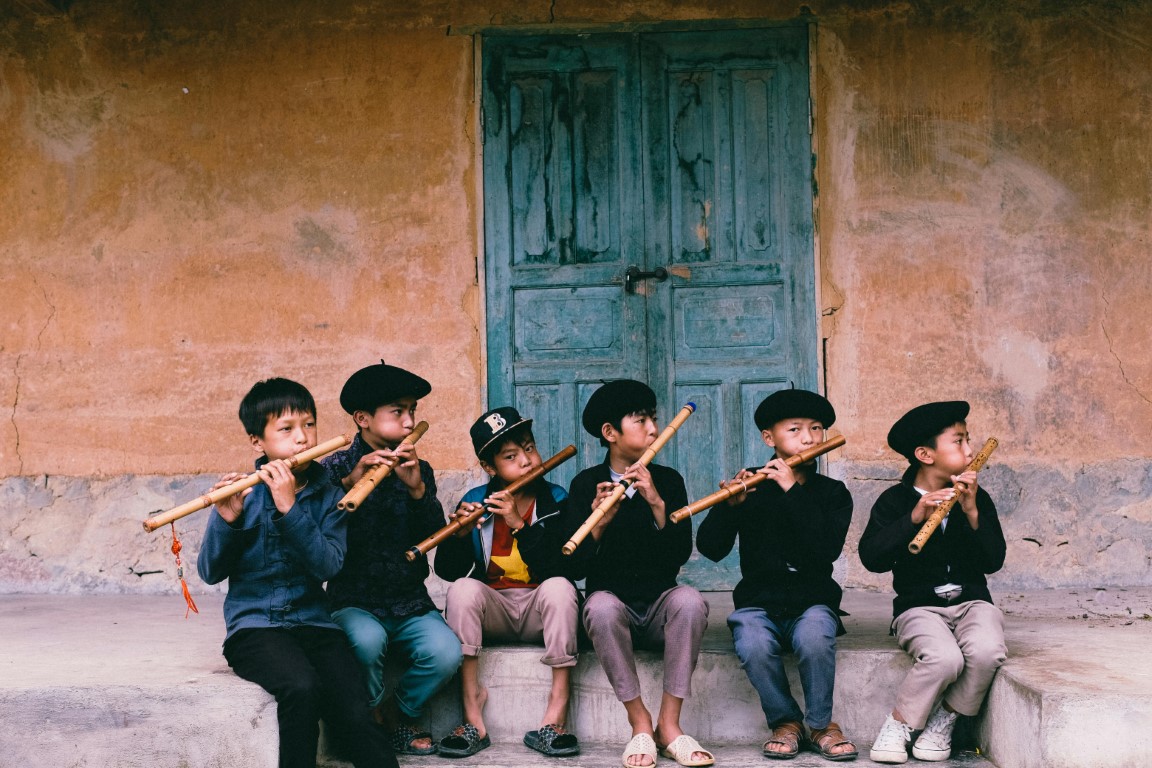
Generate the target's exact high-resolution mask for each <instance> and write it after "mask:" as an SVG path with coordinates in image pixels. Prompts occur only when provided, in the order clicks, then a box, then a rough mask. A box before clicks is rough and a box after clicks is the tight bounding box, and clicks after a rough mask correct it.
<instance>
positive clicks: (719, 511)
mask: <svg viewBox="0 0 1152 768" xmlns="http://www.w3.org/2000/svg"><path fill="white" fill-rule="evenodd" d="M754 418H755V421H756V427H757V428H758V429H759V430H760V434H761V437H762V438H763V440H764V444H765V445H767V446H768V447H769V448H773V449H774V450H775V455H774V456H773V457H772V458H771V459H769V460H768V462H767V463H766V464H765V465H764V466H763V467H759V468H758V469H756V470H754V471H753V470H741V472H740V473H739V474H737V475H736V478H735V479H734V480H733V481H731V482H726V483H722V486H724V487H727V486H730V485H732V484H740V483H742V482H743V481H744V480H746V479H748V478H749V477H752V476H753V475H754V474H756V473H760V474H763V475H766V476H767V477H768V478H769V480H771V481H772V482H765V483H763V484H761V485H759V486H758V487H755V488H753V489H751V490H749V491H744V492H742V493H740V494H738V495H736V496H733V497H732V498H731V499H730V500H729V502H728V505H727V506H718V507H715V508H713V510H712V511H711V512H709V513H708V517H707V518H705V519H704V522H703V523H701V525H700V530H699V531H698V532H697V534H696V547H697V548H698V549H699V550H700V554H702V555H704V556H705V557H707V558H708V559H710V560H715V561H720V560H722V559H723V558H724V557H725V556H726V555H727V554H728V553H729V552H731V551H732V546H733V544H734V543H735V541H736V538H737V537H739V539H740V574H741V579H740V583H739V584H737V585H736V590H735V591H734V592H733V593H732V599H733V602H734V603H735V607H736V610H735V611H734V612H733V613H732V615H731V616H729V617H728V627H729V629H731V630H732V640H733V643H734V644H735V646H736V655H737V656H739V657H740V664H741V666H742V667H743V668H744V671H745V672H747V673H748V679H749V681H751V683H752V687H753V688H755V689H756V692H757V693H758V694H759V695H760V706H761V707H762V708H763V710H764V716H765V718H767V720H768V727H769V728H770V729H772V735H771V737H770V738H769V739H768V740H767V741H765V742H764V746H763V753H764V756H765V757H768V758H772V759H776V760H786V759H790V758H793V757H795V756H796V755H797V753H799V751H800V748H801V746H802V745H803V744H804V743H805V733H804V726H805V725H807V727H808V730H809V734H810V735H809V737H808V740H809V741H810V743H811V745H812V748H813V749H815V750H816V751H817V752H819V753H820V754H821V755H822V756H823V757H825V758H827V759H828V760H836V761H839V760H853V759H855V758H856V755H857V750H856V746H855V745H854V744H853V743H852V742H851V741H849V740H848V739H847V738H845V736H844V734H843V733H842V732H841V731H840V726H839V725H837V724H836V723H835V722H834V721H833V720H832V694H833V689H834V687H835V681H836V637H837V636H838V635H842V634H844V625H843V623H842V622H841V621H840V597H841V590H840V585H839V584H837V583H836V581H835V580H834V579H833V578H832V566H833V563H835V562H836V559H837V558H838V557H839V556H840V552H841V550H842V549H843V548H844V539H845V537H846V536H847V535H848V526H849V525H850V524H851V522H852V496H851V494H849V492H848V488H847V487H846V486H845V485H844V483H842V482H840V481H839V480H833V479H832V478H829V477H826V476H824V475H822V474H820V473H819V472H817V471H816V465H815V462H812V463H809V464H803V465H801V466H798V467H795V468H790V467H789V466H788V465H787V464H785V462H784V460H785V459H788V458H791V457H792V456H795V455H797V454H799V453H802V452H803V451H806V450H809V449H811V448H812V447H814V446H816V445H817V444H819V443H822V442H824V440H825V439H826V435H827V428H828V427H830V426H832V422H834V421H835V420H836V412H835V410H833V408H832V404H831V403H829V402H828V401H827V400H826V399H824V398H823V397H821V396H820V395H818V394H816V393H815V392H807V391H805V390H802V389H785V390H780V391H779V392H774V393H772V394H771V395H769V396H768V397H766V398H765V399H764V401H763V402H761V403H760V405H759V406H758V407H757V408H756V413H755V416H754ZM789 650H791V651H792V652H794V653H795V654H796V657H797V660H798V662H799V669H800V683H801V685H802V686H803V688H804V705H805V710H806V711H805V712H804V713H801V711H800V706H799V705H798V704H797V703H796V699H795V698H793V697H792V692H791V690H790V688H789V685H788V676H787V674H786V673H785V671H784V660H783V656H784V654H785V653H787V652H788V651H789Z"/></svg>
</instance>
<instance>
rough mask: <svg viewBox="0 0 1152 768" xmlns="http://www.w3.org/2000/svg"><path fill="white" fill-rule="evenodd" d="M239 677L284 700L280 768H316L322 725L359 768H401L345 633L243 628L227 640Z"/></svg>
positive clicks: (279, 713) (280, 703)
mask: <svg viewBox="0 0 1152 768" xmlns="http://www.w3.org/2000/svg"><path fill="white" fill-rule="evenodd" d="M224 658H226V659H227V660H228V665H229V666H230V667H232V670H233V671H234V672H235V673H236V674H237V675H238V676H240V677H242V678H244V679H245V680H250V681H252V682H253V683H256V684H257V685H259V686H260V687H261V688H263V689H264V690H266V691H268V692H269V693H271V694H272V695H273V696H275V697H276V717H277V720H278V721H279V724H280V768H316V749H317V745H318V742H319V740H320V724H319V720H320V718H324V722H326V723H327V724H328V727H330V728H332V729H333V730H334V731H336V733H337V734H338V735H339V737H340V740H341V742H343V743H345V744H346V745H347V750H348V759H350V760H351V761H352V764H353V765H354V766H356V768H397V766H398V764H397V762H396V756H395V755H394V754H393V753H392V749H391V747H389V746H388V741H387V737H386V735H385V734H384V732H383V730H382V729H381V728H380V727H379V726H377V725H376V723H375V720H373V718H372V713H371V710H370V709H369V707H368V689H367V687H366V686H365V684H364V677H363V673H362V672H361V670H360V666H359V664H357V663H356V658H355V657H354V656H353V655H352V651H351V649H350V648H349V647H348V640H347V638H346V637H345V635H344V633H343V632H341V631H340V630H339V629H328V628H326V627H308V626H305V627H292V628H290V629H289V628H282V627H269V628H259V629H241V630H239V631H237V632H236V633H235V634H234V635H232V636H231V637H229V638H228V639H227V640H226V641H224Z"/></svg>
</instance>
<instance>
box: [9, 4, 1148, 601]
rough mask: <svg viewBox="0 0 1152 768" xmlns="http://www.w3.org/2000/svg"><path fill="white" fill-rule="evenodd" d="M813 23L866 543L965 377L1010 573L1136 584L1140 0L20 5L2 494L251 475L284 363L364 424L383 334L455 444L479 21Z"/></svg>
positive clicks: (471, 278)
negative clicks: (354, 384) (901, 453)
mask: <svg viewBox="0 0 1152 768" xmlns="http://www.w3.org/2000/svg"><path fill="white" fill-rule="evenodd" d="M297 6H299V7H297ZM801 16H803V17H805V18H808V19H809V20H810V21H811V22H812V24H813V26H812V30H813V33H812V41H813V44H812V49H811V55H812V62H813V68H812V71H813V76H812V83H813V94H812V96H813V102H814V106H813V111H814V139H813V142H814V146H813V150H814V158H815V163H816V172H815V179H814V187H813V193H814V198H815V200H816V204H817V229H818V238H817V241H816V242H815V243H813V258H814V259H816V260H817V264H818V266H819V274H820V277H821V280H820V295H819V299H820V306H821V309H822V314H823V317H822V320H821V323H822V325H821V328H822V332H823V333H822V335H823V336H824V337H826V343H825V344H824V345H823V346H824V349H823V351H822V354H823V355H824V357H823V358H822V359H823V363H824V365H825V379H826V382H827V389H828V394H829V397H830V398H831V399H832V400H833V402H834V403H835V405H836V407H837V409H838V411H839V413H840V418H839V420H838V422H837V426H838V427H839V428H840V429H841V430H842V431H843V432H844V434H846V435H848V436H849V437H850V440H849V444H848V446H847V447H846V448H844V449H842V451H841V452H840V455H839V456H837V457H836V458H835V459H834V460H833V461H832V463H831V469H830V471H831V472H832V473H833V474H836V475H837V476H840V477H842V478H844V479H845V480H846V481H848V482H849V484H850V486H851V487H853V490H854V493H856V495H857V512H856V522H855V524H854V529H853V533H852V534H851V535H850V537H849V539H850V542H849V552H850V553H851V552H853V551H854V546H855V544H854V541H855V539H856V538H858V534H859V530H860V529H861V528H862V526H863V524H864V522H865V521H866V517H867V515H866V513H867V509H868V507H869V506H870V502H871V498H874V496H875V493H877V492H878V489H879V488H881V487H883V485H884V484H886V483H888V482H891V479H892V478H894V477H896V476H897V475H898V472H899V467H898V465H897V463H896V462H895V457H894V455H893V454H892V453H891V452H890V451H889V450H888V449H887V447H886V444H885V435H886V433H887V429H888V427H889V426H890V425H891V423H892V422H893V420H894V419H895V418H896V417H898V416H899V415H900V413H902V412H903V411H904V410H906V409H907V408H908V407H911V406H912V405H915V404H917V403H920V402H924V401H926V400H932V399H953V398H958V397H962V398H965V399H968V400H970V401H971V402H972V404H973V415H972V419H971V427H972V430H973V433H974V436H975V437H976V438H977V440H980V439H982V438H983V437H985V436H988V435H992V434H994V435H996V436H998V437H999V438H1000V440H1001V448H1000V449H999V451H998V452H997V461H998V462H1000V463H1001V464H1002V465H1005V466H1011V467H1012V468H1013V469H1012V473H1011V475H1010V476H1007V475H1002V480H1003V488H1002V489H1001V493H1000V495H999V497H998V500H999V501H1000V502H1001V505H1002V507H1003V508H1004V511H1005V517H1006V520H1007V521H1008V522H1009V523H1010V527H1011V535H1010V538H1011V539H1012V544H1011V545H1010V547H1011V549H1010V557H1011V556H1012V555H1013V554H1014V555H1015V556H1016V558H1017V562H1018V563H1021V562H1022V565H1020V566H1018V567H1019V568H1020V571H1019V572H1020V573H1021V574H1023V573H1026V572H1027V569H1028V568H1029V567H1031V566H1030V565H1028V563H1029V560H1028V558H1035V557H1036V553H1035V551H1034V550H1033V549H1032V548H1033V547H1037V546H1040V547H1042V546H1045V545H1046V546H1048V547H1050V549H1049V550H1048V552H1052V553H1056V552H1057V549H1056V547H1058V546H1063V547H1065V548H1064V550H1063V552H1061V553H1060V554H1059V555H1057V554H1052V555H1051V556H1048V555H1047V552H1046V553H1045V557H1046V559H1045V560H1043V562H1042V563H1041V564H1040V565H1038V566H1036V567H1044V568H1050V569H1051V573H1052V574H1053V575H1052V577H1051V578H1050V579H1049V581H1061V580H1063V581H1067V580H1069V579H1072V578H1074V576H1073V574H1075V572H1076V569H1078V568H1082V567H1089V570H1090V572H1091V573H1093V574H1096V575H1099V576H1100V577H1101V578H1110V579H1113V580H1116V579H1120V578H1123V576H1122V575H1123V574H1128V578H1131V579H1133V580H1135V581H1139V582H1141V583H1143V582H1148V583H1152V566H1150V561H1149V559H1148V556H1147V555H1146V554H1145V550H1146V549H1147V546H1146V544H1147V542H1148V540H1149V539H1150V538H1152V503H1149V502H1148V499H1149V497H1150V496H1152V449H1150V448H1149V444H1148V443H1147V441H1145V440H1144V439H1143V435H1144V434H1145V433H1148V432H1149V431H1152V355H1150V354H1149V346H1150V342H1152V334H1150V332H1149V330H1148V327H1149V322H1148V319H1147V315H1148V311H1149V309H1150V305H1152V301H1150V291H1152V258H1150V255H1152V254H1150V252H1149V250H1150V245H1149V236H1150V230H1152V227H1150V224H1149V222H1150V220H1152V172H1150V171H1149V169H1150V168H1152V133H1150V132H1149V131H1148V129H1147V126H1148V125H1149V123H1150V122H1152V68H1150V67H1148V66H1147V61H1148V59H1149V55H1150V54H1152V51H1150V48H1152V6H1149V5H1148V4H1146V3H1141V2H1136V1H1135V0H1132V1H1130V2H1124V1H1122V0H1121V1H1118V2H1108V3H1104V2H1079V3H1077V2H1044V1H1043V0H1031V1H1030V2H1018V3H991V2H923V3H920V2H895V1H894V0H889V1H881V0H877V1H876V2H835V1H833V0H829V1H828V2H809V3H807V4H803V5H802V4H800V3H794V2H792V3H790V2H767V3H766V2H751V1H748V2H735V1H734V2H697V3H683V2H672V1H671V0H669V1H668V2H631V3H590V2H583V3H580V2H564V0H556V1H555V2H543V3H535V4H520V3H511V2H498V1H496V0H493V1H492V2H483V3H480V2H477V3H468V2H462V1H461V2H435V1H433V0H413V2H409V3H404V4H399V3H395V4H393V3H353V2H328V3H322V4H321V3H317V4H287V5H286V4H283V3H275V2H261V1H257V0H234V1H233V2H229V3H226V4H206V3H196V4H181V3H171V2H164V1H162V0H144V1H142V2H141V1H135V2H129V0H101V1H99V2H97V1H96V0H75V1H74V2H66V0H58V2H57V3H55V4H53V3H52V2H50V1H49V0H9V2H7V3H6V4H5V6H4V9H3V10H0V180H2V183H0V256H2V264H3V269H2V270H0V307H2V308H3V309H2V313H3V314H2V317H3V323H2V324H0V408H2V413H3V417H2V418H0V478H8V479H9V482H8V483H7V484H6V485H4V488H3V489H0V495H2V496H3V499H4V505H3V507H0V509H3V510H6V512H0V514H9V515H14V514H21V515H22V514H24V512H25V511H26V510H27V508H29V506H31V507H34V508H36V509H59V508H60V503H59V502H53V503H49V501H41V502H36V504H39V506H36V504H33V503H32V502H30V501H29V499H30V498H33V497H34V496H35V494H33V493H32V492H31V491H29V488H37V487H39V488H43V487H44V486H48V485H50V478H54V477H55V478H59V477H69V478H76V479H78V481H77V482H80V485H79V486H76V487H75V488H73V490H72V491H69V493H72V494H73V495H74V498H72V502H71V503H72V507H69V510H70V511H69V513H68V514H70V515H71V514H74V513H73V512H72V511H71V510H72V509H73V508H74V507H79V508H80V509H81V510H83V509H84V501H83V498H82V497H85V494H89V493H93V492H94V491H92V487H93V483H95V482H96V481H101V482H110V483H126V485H125V487H126V488H128V489H129V491H126V493H127V492H130V490H131V488H132V487H133V486H132V483H131V482H130V481H129V480H126V479H125V478H131V477H133V476H149V477H166V476H190V475H191V476H194V475H198V474H200V473H216V472H220V471H225V470H232V469H235V468H236V467H237V466H244V465H246V464H247V462H248V461H250V449H249V448H247V446H246V441H245V439H244V436H243V434H242V430H241V428H240V426H239V422H238V421H237V419H236V416H235V411H236V406H237V404H238V402H239V399H240V397H241V396H242V395H243V393H244V392H245V391H246V390H247V388H248V387H249V386H251V384H252V383H253V382H255V381H256V380H258V379H260V378H264V377H267V376H272V375H282V376H288V377H290V378H295V379H298V380H300V381H302V382H303V383H305V384H306V385H307V386H309V387H310V388H311V389H312V391H313V392H314V394H315V395H316V397H317V400H318V405H319V411H320V421H321V430H320V431H321V433H322V437H326V436H330V435H335V434H337V433H338V432H341V431H346V430H347V429H348V420H347V417H346V416H345V415H344V414H343V413H342V411H340V409H339V406H338V403H337V396H338V393H339V390H340V386H341V385H342V383H343V381H344V379H345V378H346V377H347V376H348V374H350V373H351V372H352V371H354V370H355V369H357V368H359V367H361V366H363V365H367V364H370V363H372V362H374V361H375V360H377V359H378V358H380V357H384V358H386V359H387V360H388V362H390V363H394V364H398V365H402V366H405V367H409V368H412V369H414V370H416V371H418V372H419V373H421V374H422V375H424V376H425V377H426V378H428V379H429V380H430V381H431V382H432V384H433V387H434V388H433V392H432V395H431V396H430V397H428V398H427V399H426V401H424V402H423V403H422V404H421V409H420V415H421V417H422V418H426V419H428V420H429V421H430V422H431V423H432V424H434V425H435V427H434V429H433V430H432V431H430V432H429V434H428V437H427V438H425V440H424V442H423V443H422V449H421V450H422V453H424V454H425V455H427V456H429V457H431V458H432V459H433V461H434V464H435V465H436V467H437V469H438V470H440V469H442V470H445V471H447V472H456V473H462V476H463V473H468V472H471V471H473V470H474V459H473V458H472V456H471V451H470V449H469V445H468V442H467V437H466V434H467V428H468V425H469V424H470V422H471V421H472V419H473V418H475V416H476V415H477V414H478V413H479V411H480V409H481V408H482V407H483V406H484V405H485V402H484V381H485V376H486V368H485V361H484V359H483V357H482V349H483V338H484V327H483V316H484V314H483V313H484V307H483V295H482V293H481V292H480V290H479V288H478V284H477V274H478V271H479V272H482V271H483V269H482V265H481V264H482V262H481V260H482V258H483V255H482V253H481V251H480V246H479V243H480V241H481V240H480V229H481V227H482V199H481V195H480V193H479V189H480V184H481V179H480V176H479V174H480V170H479V166H478V163H477V159H478V156H479V152H480V151H481V148H480V147H479V146H478V140H477V125H478V118H477V105H476V103H475V99H476V93H475V89H474V78H475V75H476V61H475V58H474V57H475V44H476V42H477V40H478V39H481V38H482V36H480V37H479V38H478V37H477V34H476V33H477V32H478V31H480V30H482V29H484V28H489V27H491V28H495V29H499V28H511V27H518V26H522V25H534V27H535V28H536V29H538V30H540V31H543V30H545V29H548V28H556V29H558V30H565V31H573V30H577V29H584V30H589V31H595V30H597V29H604V30H614V29H620V28H621V27H622V26H623V25H643V24H646V23H661V22H686V21H692V20H700V21H702V22H708V23H715V22H716V21H717V20H724V19H731V20H741V21H740V22H739V23H743V22H746V21H747V20H752V19H768V20H794V19H796V18H799V17H801ZM993 477H995V475H993ZM21 478H23V480H20V479H21ZM37 478H40V479H37ZM18 480H20V482H19V483H17V481H18ZM461 482H462V483H463V482H464V480H461ZM70 487H72V486H70ZM49 495H52V494H49ZM60 495H61V494H60V492H55V497H56V498H58V497H59V496H60ZM65 495H67V494H65ZM160 495H161V496H163V493H161V494H160ZM175 500H176V501H180V500H183V499H179V498H178V499H175ZM1094 505H1095V506H1094ZM106 506H108V507H114V506H116V505H115V504H114V503H113V502H112V501H109V502H107V504H106ZM1034 509H1035V510H1039V511H1037V512H1035V513H1034V512H1033V510H1034ZM136 512H137V511H136V510H132V511H130V512H129V513H127V517H128V518H129V519H131V518H134V517H136V516H137V514H136ZM1030 526H1031V527H1030ZM41 533H43V532H41ZM1030 534H1031V535H1030ZM1026 538H1031V539H1034V540H1037V541H1040V542H1041V544H1040V545H1034V544H1032V543H1021V542H1022V541H1024V540H1025V539H1026ZM1060 541H1064V542H1065V544H1063V545H1061V544H1059V542H1060ZM1069 541H1075V542H1077V545H1078V546H1080V547H1082V548H1083V549H1082V550H1077V551H1076V552H1075V555H1074V556H1071V555H1066V554H1064V553H1071V552H1073V549H1072V548H1070V547H1069V545H1068V542H1069ZM1114 542H1126V543H1125V544H1124V546H1125V547H1127V550H1125V553H1124V554H1123V555H1122V557H1120V559H1117V560H1111V561H1109V560H1106V558H1107V557H1110V556H1106V555H1101V554H1100V553H1102V552H1105V551H1106V550H1108V549H1109V548H1110V547H1111V546H1112V544H1113V543H1114ZM1119 549H1120V548H1118V549H1117V550H1116V551H1119ZM8 554H9V555H10V556H11V557H12V558H17V557H18V555H19V553H16V552H14V551H12V550H10V551H9V553H8ZM1022 559H1023V560H1022ZM1085 563H1087V564H1088V566H1085ZM1108 563H1110V564H1108ZM847 568H848V580H849V581H851V582H853V583H858V584H861V585H865V586H867V585H873V584H875V583H876V581H875V577H873V576H870V575H868V574H864V573H863V572H862V571H861V570H860V568H859V564H858V561H855V559H854V558H849V565H848V566H847ZM1092 569H1096V570H1092ZM0 571H3V568H0ZM0 575H2V574H0ZM2 580H3V579H0V581H2Z"/></svg>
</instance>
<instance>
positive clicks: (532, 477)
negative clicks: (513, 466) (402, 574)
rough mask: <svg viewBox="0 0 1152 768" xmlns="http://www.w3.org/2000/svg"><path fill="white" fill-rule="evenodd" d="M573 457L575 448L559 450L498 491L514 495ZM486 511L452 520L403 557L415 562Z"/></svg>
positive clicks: (569, 447) (484, 508)
mask: <svg viewBox="0 0 1152 768" xmlns="http://www.w3.org/2000/svg"><path fill="white" fill-rule="evenodd" d="M575 455H576V446H574V445H569V446H567V447H565V448H563V449H561V451H560V452H559V453H557V454H556V455H555V456H553V457H552V458H550V459H548V460H547V461H545V462H544V463H543V464H541V465H540V466H538V467H534V468H533V469H532V470H531V471H529V472H528V474H526V475H524V477H521V478H520V479H519V480H513V481H512V482H511V483H508V485H507V486H505V487H504V488H501V489H500V490H503V491H508V493H515V492H516V491H518V490H520V489H521V488H523V487H524V486H526V485H529V484H530V483H533V482H535V481H536V480H538V479H539V478H541V477H543V476H544V474H545V473H547V472H550V471H552V470H553V469H555V468H556V467H558V466H560V465H561V464H563V463H564V462H566V461H568V459H570V458H572V457H573V456H575ZM488 511H489V509H488V505H487V504H485V505H484V506H483V507H481V508H480V509H478V510H476V511H475V512H473V513H472V514H470V515H467V516H466V517H462V518H459V519H457V520H453V521H452V522H450V523H448V525H446V526H444V527H443V528H441V529H440V530H438V531H436V533H434V534H432V535H431V536H429V537H428V538H426V539H424V541H422V542H420V543H419V544H417V545H416V546H414V547H412V548H411V549H409V550H408V551H407V552H405V553H404V557H406V558H408V562H410V563H412V562H415V561H416V558H417V557H419V556H420V555H427V554H428V553H429V552H431V551H432V550H433V549H435V548H436V547H438V546H440V544H441V543H442V542H443V541H444V540H445V539H447V538H448V537H449V536H451V535H452V534H454V533H457V532H458V531H461V530H463V529H464V528H466V527H468V526H469V525H472V523H474V522H476V521H477V520H479V519H480V518H481V517H482V516H483V515H484V513H485V512H488Z"/></svg>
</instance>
